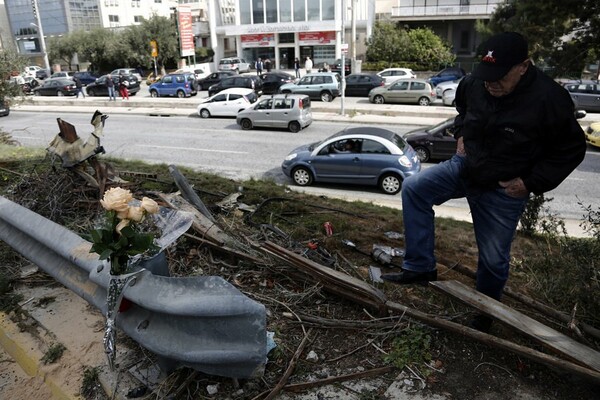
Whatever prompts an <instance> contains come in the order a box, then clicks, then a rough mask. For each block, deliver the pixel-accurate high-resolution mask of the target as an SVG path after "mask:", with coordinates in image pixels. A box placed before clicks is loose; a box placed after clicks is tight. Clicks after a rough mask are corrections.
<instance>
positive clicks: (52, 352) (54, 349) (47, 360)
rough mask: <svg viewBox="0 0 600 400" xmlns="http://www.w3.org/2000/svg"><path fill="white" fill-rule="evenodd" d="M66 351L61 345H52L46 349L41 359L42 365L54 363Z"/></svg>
mask: <svg viewBox="0 0 600 400" xmlns="http://www.w3.org/2000/svg"><path fill="white" fill-rule="evenodd" d="M66 349H67V348H66V347H65V346H64V345H63V344H62V343H54V344H52V345H51V346H50V347H49V348H48V350H47V351H46V353H44V356H43V357H42V362H43V363H44V364H52V363H54V362H56V361H57V360H59V359H60V358H61V357H62V355H63V353H64V352H65V350H66Z"/></svg>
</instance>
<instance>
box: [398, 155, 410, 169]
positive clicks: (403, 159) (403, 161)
mask: <svg viewBox="0 0 600 400" xmlns="http://www.w3.org/2000/svg"><path fill="white" fill-rule="evenodd" d="M398 162H399V163H400V165H402V166H403V167H405V168H410V167H412V165H413V164H412V162H411V161H410V159H409V158H408V157H406V156H402V157H400V158H398Z"/></svg>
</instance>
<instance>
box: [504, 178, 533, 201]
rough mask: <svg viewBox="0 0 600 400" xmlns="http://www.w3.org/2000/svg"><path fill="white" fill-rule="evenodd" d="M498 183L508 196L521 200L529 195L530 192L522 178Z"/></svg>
mask: <svg viewBox="0 0 600 400" xmlns="http://www.w3.org/2000/svg"><path fill="white" fill-rule="evenodd" d="M498 183H499V184H500V186H502V187H503V188H504V189H506V194H507V195H509V196H511V197H516V198H521V197H526V196H527V195H529V190H527V188H526V187H525V183H523V179H521V178H515V179H511V180H510V181H500V182H498Z"/></svg>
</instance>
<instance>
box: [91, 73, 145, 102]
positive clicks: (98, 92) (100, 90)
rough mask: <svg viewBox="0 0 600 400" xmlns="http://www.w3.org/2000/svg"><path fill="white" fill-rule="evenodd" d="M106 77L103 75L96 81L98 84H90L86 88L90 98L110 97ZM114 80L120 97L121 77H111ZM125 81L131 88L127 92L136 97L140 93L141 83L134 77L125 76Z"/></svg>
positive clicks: (116, 92)
mask: <svg viewBox="0 0 600 400" xmlns="http://www.w3.org/2000/svg"><path fill="white" fill-rule="evenodd" d="M106 76H107V75H102V76H101V77H100V78H98V79H96V82H94V83H90V84H89V85H87V87H86V88H85V91H86V93H87V94H88V96H91V97H94V96H108V87H107V86H106ZM111 76H112V80H113V82H114V84H115V94H116V95H117V96H118V95H119V94H118V93H119V90H118V87H119V82H121V77H120V76H119V75H111ZM123 77H124V79H126V80H127V82H129V86H128V87H127V90H128V91H129V95H130V96H135V94H136V93H137V92H139V91H140V81H139V80H138V79H137V78H136V77H135V76H134V75H123Z"/></svg>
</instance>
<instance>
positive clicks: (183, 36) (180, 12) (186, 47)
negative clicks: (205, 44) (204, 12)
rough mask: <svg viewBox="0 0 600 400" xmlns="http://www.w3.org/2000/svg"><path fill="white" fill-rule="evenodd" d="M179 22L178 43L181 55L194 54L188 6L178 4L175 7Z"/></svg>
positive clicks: (189, 8)
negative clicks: (176, 7)
mask: <svg viewBox="0 0 600 400" xmlns="http://www.w3.org/2000/svg"><path fill="white" fill-rule="evenodd" d="M177 20H178V22H179V45H180V50H181V57H186V56H193V55H194V50H195V46H194V31H193V29H192V9H191V7H190V6H179V7H178V9H177Z"/></svg>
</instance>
